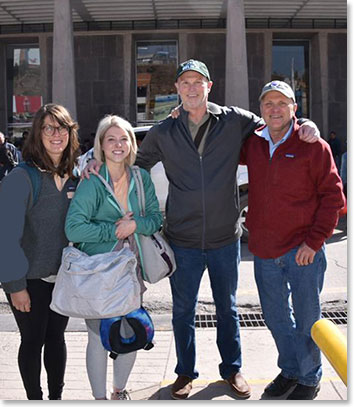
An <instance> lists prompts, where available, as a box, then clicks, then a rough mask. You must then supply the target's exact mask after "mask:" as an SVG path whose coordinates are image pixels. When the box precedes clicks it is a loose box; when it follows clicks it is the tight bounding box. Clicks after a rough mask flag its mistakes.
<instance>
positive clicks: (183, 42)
mask: <svg viewBox="0 0 354 407" xmlns="http://www.w3.org/2000/svg"><path fill="white" fill-rule="evenodd" d="M187 59H189V58H188V40H187V34H186V33H179V34H178V59H177V64H180V63H181V62H184V61H187Z"/></svg>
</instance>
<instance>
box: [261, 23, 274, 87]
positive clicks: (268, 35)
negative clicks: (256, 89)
mask: <svg viewBox="0 0 354 407" xmlns="http://www.w3.org/2000/svg"><path fill="white" fill-rule="evenodd" d="M272 55H273V34H272V32H271V31H266V32H265V33H264V80H263V82H264V84H266V83H268V82H270V81H271V80H272V67H273V58H272Z"/></svg>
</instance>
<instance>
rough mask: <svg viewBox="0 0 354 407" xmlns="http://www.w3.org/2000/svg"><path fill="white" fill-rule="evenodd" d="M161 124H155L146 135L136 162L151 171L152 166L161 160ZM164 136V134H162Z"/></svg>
mask: <svg viewBox="0 0 354 407" xmlns="http://www.w3.org/2000/svg"><path fill="white" fill-rule="evenodd" d="M160 126H161V125H160V124H156V125H155V126H153V127H152V128H151V129H150V130H149V131H148V132H147V134H146V136H145V137H144V140H143V142H142V143H141V145H140V147H139V149H138V153H137V156H136V160H135V164H136V165H138V166H139V167H141V168H144V169H146V170H147V171H150V170H151V168H152V167H153V166H154V165H155V164H156V163H158V162H159V161H161V159H162V155H161V151H160V148H159V144H158V137H159V133H160V132H161V128H160ZM161 136H162V137H163V135H161Z"/></svg>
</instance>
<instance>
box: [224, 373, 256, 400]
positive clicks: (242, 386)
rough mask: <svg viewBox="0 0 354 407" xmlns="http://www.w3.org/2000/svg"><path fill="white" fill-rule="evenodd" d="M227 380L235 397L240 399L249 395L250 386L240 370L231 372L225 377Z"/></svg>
mask: <svg viewBox="0 0 354 407" xmlns="http://www.w3.org/2000/svg"><path fill="white" fill-rule="evenodd" d="M227 382H228V383H229V385H230V386H231V388H232V390H233V391H234V392H235V394H236V395H237V397H239V398H241V399H248V398H249V397H250V396H251V388H250V386H249V384H248V383H247V382H246V379H245V378H244V377H243V376H242V374H241V373H240V372H237V373H233V374H232V375H231V376H230V377H229V378H228V379H227Z"/></svg>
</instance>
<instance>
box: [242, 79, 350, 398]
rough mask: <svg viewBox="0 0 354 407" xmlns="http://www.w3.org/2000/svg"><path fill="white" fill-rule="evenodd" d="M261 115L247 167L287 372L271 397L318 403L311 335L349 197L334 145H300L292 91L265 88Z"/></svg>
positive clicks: (256, 241) (259, 267)
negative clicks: (329, 243)
mask: <svg viewBox="0 0 354 407" xmlns="http://www.w3.org/2000/svg"><path fill="white" fill-rule="evenodd" d="M260 109H261V114H262V117H263V119H264V121H265V123H266V125H265V126H263V127H261V128H260V129H258V130H257V131H256V132H255V134H254V135H252V136H251V137H250V138H249V139H248V140H247V141H246V142H245V144H244V146H243V150H242V153H241V163H243V164H247V166H248V176H249V195H248V199H249V201H248V203H249V211H248V214H247V219H246V225H247V227H248V230H249V249H250V251H251V252H252V253H253V254H254V269H255V279H256V283H257V288H258V292H259V297H260V301H261V306H262V310H263V315H264V318H265V322H266V324H267V326H268V328H269V329H270V331H271V333H272V335H273V337H274V339H275V343H276V346H277V349H278V353H279V357H278V366H279V368H280V369H281V372H280V374H279V375H278V376H277V377H276V378H275V379H274V380H273V381H272V382H271V383H270V384H269V385H268V386H267V387H266V388H265V391H264V392H265V395H266V396H268V397H281V396H285V395H287V399H288V400H312V399H314V398H315V397H316V395H317V393H318V391H319V389H320V384H319V383H320V379H321V375H322V368H321V355H320V350H319V348H318V347H317V346H316V345H315V343H314V342H313V340H312V338H311V333H310V332H311V327H312V325H313V324H314V323H315V322H316V321H317V320H318V319H320V318H321V306H320V296H319V294H320V292H321V290H322V287H323V281H324V272H325V269H326V256H325V246H324V242H325V240H326V239H327V238H329V237H330V236H331V234H332V233H333V230H334V228H335V226H336V224H337V222H338V212H339V210H340V209H341V208H342V207H343V205H344V202H345V197H344V195H343V190H342V182H341V179H340V177H339V175H338V172H337V168H336V165H335V162H334V160H333V157H332V154H331V150H330V147H329V145H328V144H327V142H326V141H324V140H323V139H320V140H319V142H317V143H314V144H306V143H304V142H303V141H301V140H300V139H299V136H298V129H299V125H298V123H297V120H296V117H295V112H296V109H297V105H296V103H295V95H294V92H293V90H292V89H291V88H290V86H289V85H287V84H286V83H285V82H281V81H272V82H270V83H268V84H267V85H265V86H264V88H263V90H262V93H261V95H260ZM290 299H291V302H290ZM290 389H292V390H293V391H292V392H291V393H290V394H289V391H290Z"/></svg>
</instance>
